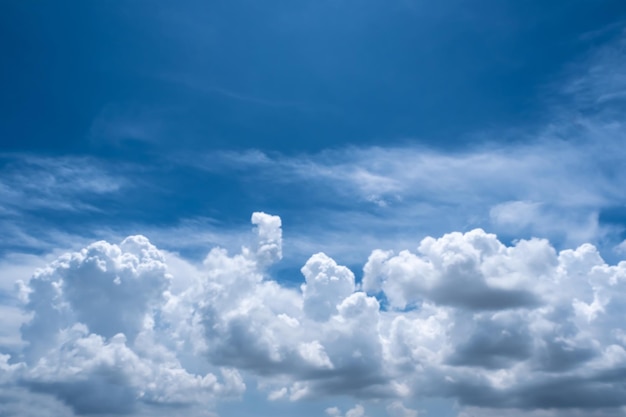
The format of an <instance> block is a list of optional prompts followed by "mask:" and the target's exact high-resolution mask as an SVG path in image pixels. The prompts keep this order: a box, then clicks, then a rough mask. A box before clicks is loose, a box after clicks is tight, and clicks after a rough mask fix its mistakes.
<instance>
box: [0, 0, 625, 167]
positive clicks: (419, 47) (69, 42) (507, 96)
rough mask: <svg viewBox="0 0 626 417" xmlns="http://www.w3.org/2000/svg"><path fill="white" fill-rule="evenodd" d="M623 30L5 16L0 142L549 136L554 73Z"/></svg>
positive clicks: (120, 144) (167, 12)
mask: <svg viewBox="0 0 626 417" xmlns="http://www.w3.org/2000/svg"><path fill="white" fill-rule="evenodd" d="M625 17H626V4H625V3H624V2H623V1H620V0H607V1H581V0H576V1H567V2H547V3H546V2H545V1H539V0H531V1H501V0H486V1H480V2H478V1H474V2H470V1H460V0H452V1H445V2H416V1H411V0H402V1H393V2H374V1H301V2H293V1H276V2H270V3H267V2H257V1H239V0H237V1H215V2H204V1H188V2H183V4H181V3H179V2H177V3H176V4H173V3H168V2H154V1H132V2H121V1H107V2H83V1H73V2H61V3H59V2H24V1H5V2H2V4H1V5H0V30H1V31H2V32H1V33H0V45H1V50H2V55H1V57H0V59H1V62H0V67H1V68H2V77H1V78H0V83H1V84H0V90H1V91H2V95H1V96H0V112H1V114H2V118H1V119H0V138H1V139H0V140H1V145H2V149H3V150H5V151H8V150H11V151H38V152H39V151H42V152H47V153H55V154H59V153H78V154H98V155H102V154H109V155H116V156H121V157H123V158H136V157H137V156H138V155H137V153H138V151H141V152H143V151H146V150H147V149H146V148H150V149H153V147H154V146H156V147H158V148H160V149H180V147H184V148H186V149H198V148H201V149H223V148H234V149H241V148H249V147H253V148H260V149H269V150H279V151H282V152H292V151H299V150H307V151H310V150H320V149H323V148H326V147H340V146H342V145H345V144H389V143H394V142H407V141H413V142H415V141H417V142H420V143H427V144H429V145H435V146H439V147H442V148H451V147H458V146H462V145H464V144H466V143H467V141H469V140H470V139H468V138H467V135H468V133H471V132H473V131H475V130H484V129H491V128H502V127H511V126H513V127H515V126H519V125H521V124H523V125H524V126H525V127H526V128H528V126H532V125H534V124H536V123H540V122H543V121H545V114H544V111H545V108H546V104H547V101H548V100H549V99H550V98H551V97H549V94H548V97H546V95H547V93H549V92H550V87H551V85H552V84H553V83H554V82H555V80H556V79H558V78H559V77H560V76H562V74H563V72H564V71H566V70H567V67H566V64H567V63H570V62H574V61H576V59H578V58H580V57H581V56H582V55H584V54H585V53H586V52H588V50H589V49H590V48H593V47H594V46H596V45H597V44H600V43H601V42H603V41H606V39H607V38H608V37H611V36H614V35H615V30H614V29H616V28H613V30H611V26H610V25H611V24H613V23H615V22H620V21H621V20H622V19H624V18H625ZM618 29H619V28H618ZM598 31H599V32H598ZM590 32H591V33H590ZM596 32H597V33H596ZM133 140H141V141H149V142H150V143H151V145H150V146H145V145H138V144H137V143H134V144H133V143H132V141H133Z"/></svg>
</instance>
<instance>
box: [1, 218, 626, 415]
mask: <svg viewBox="0 0 626 417" xmlns="http://www.w3.org/2000/svg"><path fill="white" fill-rule="evenodd" d="M252 222H253V224H255V225H256V226H257V227H256V234H257V243H256V244H255V245H254V246H253V247H251V248H247V247H244V248H242V249H241V251H240V252H239V253H234V254H230V253H228V252H227V251H226V250H225V249H221V248H214V249H212V250H211V251H210V252H209V253H208V255H207V256H206V258H205V259H204V261H203V263H202V264H201V265H192V264H190V263H189V262H188V261H185V260H184V259H182V258H179V257H177V256H176V255H173V254H171V253H164V252H162V251H160V250H159V249H157V248H156V247H155V246H154V245H152V244H151V243H150V242H149V240H148V239H147V238H145V237H142V236H131V237H129V238H127V239H125V240H124V241H122V242H121V243H120V244H119V245H116V244H111V243H107V242H96V243H93V244H91V245H89V246H87V247H86V248H84V249H83V250H81V251H79V252H75V253H70V254H67V255H63V256H61V257H59V258H58V259H57V260H56V261H54V262H52V263H51V264H49V265H48V266H46V267H45V268H42V269H40V270H38V271H37V272H36V273H35V274H34V275H33V277H32V278H31V279H30V280H29V281H28V282H24V283H22V285H21V296H22V298H23V300H24V306H23V307H24V310H25V313H27V314H28V315H29V317H30V319H29V320H28V321H27V323H25V324H24V325H23V326H22V328H21V336H22V339H23V341H24V344H25V345H24V347H23V349H22V350H21V351H20V353H19V354H16V355H11V356H9V355H7V354H4V355H3V356H1V357H0V359H1V360H0V384H2V385H3V386H4V387H6V389H7V391H6V392H17V391H15V390H22V391H20V392H22V394H20V395H25V394H24V390H27V392H30V393H31V394H32V395H38V396H39V397H38V398H43V397H41V396H44V397H45V398H51V399H52V400H54V401H56V402H57V403H58V404H59V407H61V408H62V407H68V409H70V410H71V412H72V413H73V414H75V415H87V414H96V413H110V414H133V413H142V412H146V410H159V407H163V406H167V407H170V408H171V407H184V408H185V409H187V410H190V407H194V406H197V405H199V404H200V405H202V404H203V405H204V406H210V405H211V404H213V403H214V402H215V401H216V400H217V399H223V398H228V397H237V396H239V395H241V394H242V393H243V392H244V390H245V389H246V382H245V381H246V379H250V378H253V379H256V380H257V381H258V389H260V390H262V391H265V392H266V395H267V398H268V399H269V400H272V401H298V400H301V399H304V398H321V397H327V396H336V395H343V396H347V397H351V398H356V399H360V400H359V401H365V400H368V399H379V400H381V401H386V402H387V405H386V409H387V412H388V413H389V415H393V416H402V417H415V416H417V415H418V413H417V411H415V410H412V409H410V408H407V407H405V406H404V404H403V402H402V399H405V398H426V397H448V398H451V399H454V400H456V401H457V402H458V403H459V404H460V406H461V407H462V410H463V411H462V412H463V413H470V412H473V411H475V410H486V411H485V412H491V411H489V410H497V409H501V410H518V411H516V412H519V413H522V414H520V415H523V413H526V412H527V413H530V414H528V415H544V414H545V413H552V411H549V410H572V409H587V410H591V411H593V412H599V411H598V410H609V411H610V410H613V411H615V410H618V409H620V407H623V406H626V401H625V400H624V398H626V391H625V389H624V387H623V384H619V383H617V381H620V380H621V379H623V377H624V376H625V375H626V373H625V372H626V371H624V370H626V326H625V325H624V322H623V320H622V318H623V316H624V313H626V307H624V306H625V305H626V291H625V289H626V287H625V284H626V262H621V263H619V264H617V265H608V264H607V263H606V262H605V261H604V260H603V259H602V257H601V256H600V254H599V252H598V251H597V249H596V248H595V247H594V246H592V245H590V244H584V245H581V246H580V247H577V248H575V249H566V250H562V251H557V250H555V249H554V247H553V246H552V245H551V244H550V243H549V242H548V241H546V240H543V239H530V240H519V241H517V242H515V243H514V244H513V245H511V246H507V245H505V244H503V243H502V242H501V241H499V239H498V237H497V236H496V235H494V234H490V233H486V232H485V231H483V230H480V229H476V230H472V231H470V232H466V233H459V232H454V233H449V234H446V235H443V236H441V237H427V238H425V239H423V240H422V241H421V242H420V243H419V245H418V246H417V250H416V251H415V252H412V251H408V250H405V251H401V252H399V253H397V254H395V253H393V252H392V251H385V250H380V249H378V250H375V251H373V252H372V254H371V256H370V257H369V259H368V261H367V263H366V264H365V265H364V268H363V269H364V275H363V280H362V282H361V283H357V282H356V280H355V276H354V274H353V272H352V271H351V270H350V269H348V268H347V267H345V266H342V265H339V264H337V262H336V261H335V260H333V259H332V258H331V257H329V256H328V255H326V254H323V253H317V254H314V255H312V256H311V257H310V258H309V260H308V261H307V262H306V263H305V265H304V266H303V267H302V270H301V272H302V275H303V278H302V279H303V283H302V285H301V286H300V287H297V286H293V285H285V284H281V283H279V282H277V281H276V280H274V279H273V278H272V277H271V276H270V274H269V272H268V266H269V265H271V264H272V263H274V262H277V261H278V260H279V259H280V252H281V250H282V237H281V235H282V231H281V222H280V218H278V217H277V216H271V215H268V214H264V213H255V214H253V216H252ZM46 396H47V397H46ZM52 400H50V401H52ZM16 404H17V403H16ZM472 410H473V411H472ZM613 411H610V412H613ZM154 412H156V411H154ZM563 412H565V411H563ZM607 412H608V411H607ZM326 413H327V414H328V415H330V416H345V417H362V416H364V415H365V410H364V408H363V407H362V406H361V405H358V406H356V407H354V408H352V409H350V410H347V411H345V413H344V412H342V411H341V410H339V409H338V408H329V409H327V410H326ZM542 413H544V414H542ZM9 415H10V414H9ZM545 415H549V414H545ZM555 415H557V414H555ZM598 415H600V414H598ZM606 415H610V414H606Z"/></svg>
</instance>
